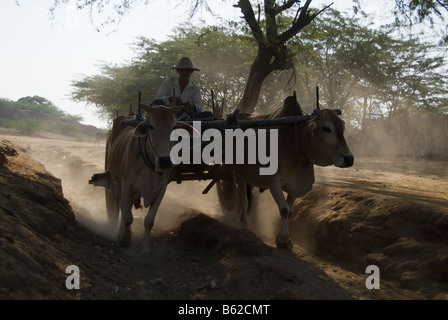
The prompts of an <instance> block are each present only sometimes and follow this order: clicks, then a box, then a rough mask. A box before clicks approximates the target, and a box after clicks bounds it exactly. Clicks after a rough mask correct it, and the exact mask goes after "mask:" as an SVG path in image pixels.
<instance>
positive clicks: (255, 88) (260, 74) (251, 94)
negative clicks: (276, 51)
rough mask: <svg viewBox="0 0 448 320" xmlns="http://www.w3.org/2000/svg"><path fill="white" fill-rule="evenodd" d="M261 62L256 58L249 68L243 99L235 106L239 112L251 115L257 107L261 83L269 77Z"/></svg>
mask: <svg viewBox="0 0 448 320" xmlns="http://www.w3.org/2000/svg"><path fill="white" fill-rule="evenodd" d="M261 60H262V59H261V58H259V56H257V58H256V59H255V61H254V62H253V64H252V66H251V68H250V71H249V77H248V78H247V82H246V87H245V88H244V94H243V97H242V98H241V100H240V102H239V103H238V106H237V109H239V110H240V112H246V113H252V112H254V109H255V106H256V105H257V102H258V97H259V96H260V92H261V88H262V87H263V82H264V80H265V79H266V77H267V76H268V75H269V71H268V70H266V69H267V68H266V66H263V63H262V62H261Z"/></svg>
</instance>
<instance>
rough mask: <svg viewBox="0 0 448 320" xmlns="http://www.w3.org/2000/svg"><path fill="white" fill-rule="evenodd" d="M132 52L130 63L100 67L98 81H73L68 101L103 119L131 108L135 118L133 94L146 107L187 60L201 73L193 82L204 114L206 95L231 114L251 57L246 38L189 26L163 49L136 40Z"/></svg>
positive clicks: (89, 78) (160, 45) (208, 103)
mask: <svg viewBox="0 0 448 320" xmlns="http://www.w3.org/2000/svg"><path fill="white" fill-rule="evenodd" d="M133 48H134V52H135V57H134V58H133V59H132V60H131V61H130V62H128V63H127V64H125V65H121V66H117V65H114V66H110V65H107V64H106V63H104V64H103V65H101V66H100V71H101V74H100V75H95V76H87V77H84V78H82V79H80V80H75V81H73V83H72V85H73V87H74V90H73V92H72V98H73V99H74V100H75V101H83V102H87V103H92V104H93V105H95V106H96V108H97V110H98V112H99V113H100V114H101V115H102V116H103V117H105V118H113V117H115V116H116V114H117V112H118V113H120V114H128V110H129V106H130V105H132V109H133V111H134V112H136V109H137V98H138V92H139V91H141V92H142V100H143V101H142V102H143V103H147V104H149V103H150V102H151V101H152V100H153V99H154V98H155V95H156V92H157V90H158V88H159V86H160V84H161V83H162V81H163V80H164V79H165V78H167V77H170V76H176V73H175V71H173V70H170V68H172V67H173V66H174V65H175V64H176V63H177V61H178V60H179V58H181V57H182V56H188V57H190V58H191V60H192V61H193V63H194V64H195V65H196V66H198V67H199V69H201V71H200V72H194V73H193V77H192V79H193V81H195V82H197V83H199V85H200V87H201V90H202V95H203V104H204V109H205V110H206V109H209V110H211V109H212V102H211V90H213V91H214V97H215V101H217V102H218V103H219V104H220V106H221V105H222V103H223V102H222V101H225V104H226V105H227V106H229V108H234V106H235V105H236V103H237V101H238V99H239V97H240V95H241V91H240V90H239V88H240V87H241V86H243V85H244V81H245V77H246V75H247V72H248V64H249V63H250V60H251V59H252V55H253V52H254V51H253V46H251V45H250V44H248V39H247V37H245V36H244V35H237V34H235V33H234V32H233V31H232V29H231V28H230V27H225V26H222V27H216V26H214V27H195V26H192V25H188V24H187V25H186V26H184V27H182V28H179V29H178V31H177V32H176V33H175V34H174V35H172V36H171V37H170V38H169V39H168V40H167V41H164V42H162V43H156V42H155V41H153V40H151V39H147V38H144V37H139V38H137V39H136V41H135V42H134V44H133ZM216 107H218V106H217V105H216Z"/></svg>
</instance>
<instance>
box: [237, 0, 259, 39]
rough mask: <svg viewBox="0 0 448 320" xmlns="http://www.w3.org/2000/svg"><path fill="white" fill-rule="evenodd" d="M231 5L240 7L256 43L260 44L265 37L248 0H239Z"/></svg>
mask: <svg viewBox="0 0 448 320" xmlns="http://www.w3.org/2000/svg"><path fill="white" fill-rule="evenodd" d="M233 6H234V7H235V8H240V9H241V12H242V13H243V16H244V20H246V22H247V24H248V25H249V28H250V30H251V31H252V34H253V36H254V38H255V40H257V42H258V44H259V45H260V46H262V45H263V44H264V42H265V38H264V35H263V31H262V30H261V28H260V25H259V24H258V23H257V20H256V19H255V13H254V10H253V9H252V5H251V4H250V1H249V0H239V1H238V3H237V4H235V5H233Z"/></svg>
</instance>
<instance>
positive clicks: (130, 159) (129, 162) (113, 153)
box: [106, 106, 179, 252]
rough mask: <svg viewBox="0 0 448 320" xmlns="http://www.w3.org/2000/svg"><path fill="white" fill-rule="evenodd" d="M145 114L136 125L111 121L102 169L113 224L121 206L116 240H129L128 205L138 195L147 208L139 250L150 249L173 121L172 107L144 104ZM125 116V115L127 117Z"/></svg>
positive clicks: (165, 180)
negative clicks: (107, 179)
mask: <svg viewBox="0 0 448 320" xmlns="http://www.w3.org/2000/svg"><path fill="white" fill-rule="evenodd" d="M143 108H144V109H145V111H147V112H148V113H147V118H146V119H145V120H144V121H143V122H141V123H140V124H139V125H138V126H137V127H136V128H133V127H130V126H125V127H123V125H121V124H120V122H121V120H123V119H125V118H124V117H119V118H117V119H116V120H115V121H114V125H113V129H112V132H111V135H110V137H109V140H108V142H107V149H106V169H107V170H108V172H109V174H110V178H111V183H110V186H109V187H108V188H106V199H107V202H108V203H107V209H108V217H109V221H110V222H112V223H113V224H116V223H117V221H118V213H119V210H120V209H121V222H120V228H119V233H118V243H119V244H121V245H126V244H129V243H130V241H131V229H130V227H131V224H132V221H133V216H132V205H133V204H135V206H136V207H139V206H140V198H141V197H143V199H144V206H145V207H148V206H149V210H148V213H147V215H146V217H145V222H144V225H145V235H144V238H143V243H142V252H149V251H150V234H151V230H152V228H153V226H154V219H155V216H156V213H157V209H158V208H159V205H160V203H161V202H162V199H163V196H164V194H165V191H166V188H167V185H168V182H169V177H170V171H171V170H170V169H171V168H172V165H173V164H172V162H171V159H170V151H171V146H172V142H171V141H170V135H171V132H172V130H173V128H174V127H175V125H176V119H175V118H174V114H175V113H176V112H178V111H179V110H177V109H176V108H169V107H164V106H152V107H145V106H143ZM128 119H129V118H128Z"/></svg>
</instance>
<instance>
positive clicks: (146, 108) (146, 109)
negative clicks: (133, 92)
mask: <svg viewBox="0 0 448 320" xmlns="http://www.w3.org/2000/svg"><path fill="white" fill-rule="evenodd" d="M139 106H140V108H141V109H143V110H144V111H146V112H148V113H149V112H151V107H150V106H147V105H145V104H143V103H140V104H139Z"/></svg>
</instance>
